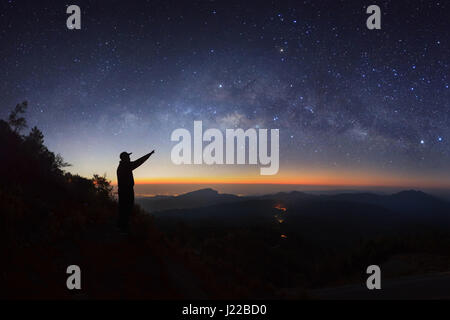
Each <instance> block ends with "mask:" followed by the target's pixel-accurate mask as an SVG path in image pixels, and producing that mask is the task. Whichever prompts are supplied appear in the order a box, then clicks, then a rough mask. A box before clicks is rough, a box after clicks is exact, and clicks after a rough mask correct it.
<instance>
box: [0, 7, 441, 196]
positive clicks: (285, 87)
mask: <svg viewBox="0 0 450 320" xmlns="http://www.w3.org/2000/svg"><path fill="white" fill-rule="evenodd" d="M70 4H77V5H79V6H80V8H81V25H82V26H81V30H68V29H67V27H66V19H67V17H68V15H67V14H66V8H67V6H68V5H70ZM371 4H377V5H379V6H380V8H381V12H382V21H381V26H382V28H381V30H368V29H367V27H366V19H367V17H368V16H369V15H368V14H366V8H367V6H368V5H371ZM0 7H1V11H0V43H1V46H0V70H1V73H0V92H1V95H0V117H1V118H6V117H7V115H8V113H9V111H10V110H11V109H12V108H13V107H14V106H15V105H16V104H17V103H19V102H21V101H23V100H27V101H28V102H29V110H28V113H27V119H28V123H29V126H30V127H31V126H34V125H36V126H38V127H39V128H40V129H41V130H42V131H43V133H44V135H45V143H46V145H47V146H48V147H49V149H50V150H52V151H54V152H55V153H59V154H61V155H62V156H63V157H64V159H65V160H66V161H67V162H69V163H71V164H72V166H71V167H69V168H67V170H68V171H70V172H72V173H78V174H80V175H82V176H86V177H90V176H91V175H92V174H93V173H99V174H103V173H106V174H107V177H108V178H110V179H112V180H113V181H114V180H115V179H116V176H115V170H116V167H117V164H118V161H119V153H120V152H122V151H125V150H126V151H128V152H133V155H132V159H134V158H136V157H138V156H141V155H143V154H145V153H147V152H149V151H151V150H152V149H156V153H155V155H154V156H152V158H151V159H150V160H149V161H150V162H148V163H146V164H145V165H143V167H141V168H139V169H137V170H136V171H135V179H136V181H137V182H138V183H173V184H177V183H199V182H202V183H206V184H207V183H266V184H272V183H273V184H277V183H280V184H306V185H336V186H337V185H340V186H401V187H417V188H425V187H436V188H448V189H450V126H449V124H450V112H449V111H450V89H449V85H450V78H449V74H450V73H449V71H450V68H449V63H450V61H449V60H450V37H449V32H450V3H449V2H448V1H444V0H438V1H428V0H427V1H408V2H401V1H318V0H314V1H312V0H311V1H292V2H282V1H272V2H270V1H266V2H265V3H263V2H262V1H259V2H255V3H251V2H249V1H236V2H234V1H192V2H189V1H182V2H172V1H134V0H128V1H117V0H108V1H78V0H74V1H72V2H70V3H66V2H62V1H14V0H9V1H8V0H2V1H1V5H0ZM194 120H202V121H203V127H204V129H206V128H219V129H221V130H225V128H243V129H247V128H268V129H271V128H278V129H280V170H279V173H278V174H277V175H275V176H261V175H260V174H259V165H243V166H242V165H241V166H237V165H213V166H208V165H190V166H188V165H181V166H176V165H174V164H173V163H172V162H171V160H170V151H171V148H172V147H173V146H174V145H175V143H174V142H171V141H170V134H171V133H172V131H173V130H175V129H177V128H187V129H189V130H190V131H191V132H192V131H193V121H194Z"/></svg>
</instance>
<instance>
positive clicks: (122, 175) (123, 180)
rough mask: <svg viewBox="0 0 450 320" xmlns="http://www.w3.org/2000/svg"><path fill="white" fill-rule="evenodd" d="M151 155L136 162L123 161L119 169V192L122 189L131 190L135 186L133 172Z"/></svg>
mask: <svg viewBox="0 0 450 320" xmlns="http://www.w3.org/2000/svg"><path fill="white" fill-rule="evenodd" d="M150 155H151V153H148V154H146V155H145V156H143V157H141V158H139V159H137V160H135V161H123V160H121V161H120V163H119V166H118V167H117V184H118V186H119V192H120V190H121V189H122V190H123V191H124V190H129V189H132V188H133V186H134V178H133V170H134V169H136V168H137V167H139V166H140V165H141V164H143V163H144V162H145V161H146V160H147V159H148V158H149V157H150Z"/></svg>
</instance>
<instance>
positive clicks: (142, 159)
mask: <svg viewBox="0 0 450 320" xmlns="http://www.w3.org/2000/svg"><path fill="white" fill-rule="evenodd" d="M153 153H155V150H153V151H152V152H150V153H147V154H146V155H145V156H143V157H140V158H139V159H137V160H134V161H131V170H134V169H136V168H137V167H139V166H140V165H141V164H143V163H144V162H145V161H147V159H148V158H150V156H151V155H152V154H153Z"/></svg>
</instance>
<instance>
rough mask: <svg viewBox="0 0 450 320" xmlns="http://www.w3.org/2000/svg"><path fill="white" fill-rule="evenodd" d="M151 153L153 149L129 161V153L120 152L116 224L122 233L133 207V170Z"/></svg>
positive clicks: (125, 228)
mask: <svg viewBox="0 0 450 320" xmlns="http://www.w3.org/2000/svg"><path fill="white" fill-rule="evenodd" d="M153 153H155V150H153V151H152V152H150V153H148V154H146V155H145V156H143V157H141V158H139V159H137V160H135V161H130V154H131V153H128V152H122V153H121V154H120V163H119V166H118V167H117V183H118V186H119V219H118V226H119V228H120V230H121V231H122V232H124V233H127V232H128V221H129V217H130V215H131V212H132V211H133V207H134V188H133V187H134V178H133V170H134V169H136V168H137V167H139V166H140V165H141V164H143V163H144V162H145V161H147V159H148V158H150V156H151V155H152V154H153Z"/></svg>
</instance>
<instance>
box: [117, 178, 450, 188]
mask: <svg viewBox="0 0 450 320" xmlns="http://www.w3.org/2000/svg"><path fill="white" fill-rule="evenodd" d="M135 183H136V184H137V185H145V184H249V185H251V184H268V185H270V184H279V185H305V186H344V187H351V186H357V187H432V188H444V187H446V188H448V186H445V185H443V184H442V181H433V180H421V179H418V178H416V179H413V178H409V179H408V178H401V177H383V176H376V177H375V176H365V177H349V176H347V177H345V178H344V177H338V176H322V177H321V176H316V177H313V176H311V177H304V178H296V177H291V178H288V177H285V178H283V177H279V178H275V177H270V178H267V177H242V178H240V177H229V178H228V177H180V178H177V177H158V178H146V179H135ZM113 184H114V185H117V181H114V182H113Z"/></svg>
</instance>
